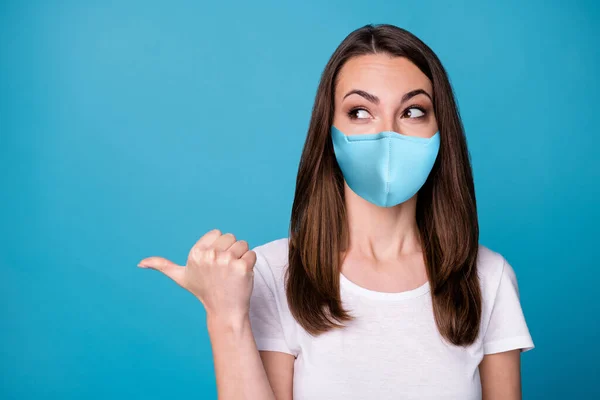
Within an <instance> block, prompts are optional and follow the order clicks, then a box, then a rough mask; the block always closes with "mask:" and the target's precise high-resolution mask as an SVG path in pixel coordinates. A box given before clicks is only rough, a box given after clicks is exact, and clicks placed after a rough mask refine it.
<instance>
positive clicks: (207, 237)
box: [193, 229, 221, 250]
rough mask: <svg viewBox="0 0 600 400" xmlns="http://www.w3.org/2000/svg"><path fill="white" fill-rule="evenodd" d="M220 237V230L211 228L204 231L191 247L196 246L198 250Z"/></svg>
mask: <svg viewBox="0 0 600 400" xmlns="http://www.w3.org/2000/svg"><path fill="white" fill-rule="evenodd" d="M219 237H221V231H220V230H218V229H213V230H211V231H209V232H207V233H205V234H204V235H203V236H202V237H201V238H200V239H198V241H197V242H196V243H195V244H194V246H193V247H196V248H198V249H200V250H204V249H207V248H209V247H210V246H211V245H212V244H213V243H214V241H215V240H217V239H218V238H219Z"/></svg>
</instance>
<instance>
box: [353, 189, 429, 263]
mask: <svg viewBox="0 0 600 400" xmlns="http://www.w3.org/2000/svg"><path fill="white" fill-rule="evenodd" d="M344 186H345V189H344V190H345V192H344V194H345V199H346V201H345V202H346V214H347V218H348V229H349V232H348V233H349V240H350V242H349V247H348V250H347V252H346V253H347V254H350V253H352V254H354V255H357V256H360V257H361V258H362V257H366V258H370V259H373V260H376V261H383V260H394V259H397V258H398V257H401V256H406V255H411V254H414V253H419V252H421V240H420V235H419V229H418V227H417V220H416V206H417V196H416V195H415V196H413V197H412V198H410V199H409V200H407V201H405V202H404V203H401V204H398V205H396V206H394V207H379V206H376V205H375V204H372V203H370V202H368V201H367V200H365V199H363V198H362V197H360V196H358V195H357V194H356V193H354V192H353V191H352V190H351V189H350V187H348V185H347V184H346V183H345V184H344Z"/></svg>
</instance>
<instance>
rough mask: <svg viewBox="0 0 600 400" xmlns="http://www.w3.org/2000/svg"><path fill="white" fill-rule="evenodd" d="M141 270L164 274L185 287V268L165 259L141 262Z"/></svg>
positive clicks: (156, 258)
mask: <svg viewBox="0 0 600 400" xmlns="http://www.w3.org/2000/svg"><path fill="white" fill-rule="evenodd" d="M138 267H140V268H151V269H155V270H157V271H160V272H162V273H163V274H165V275H166V276H168V277H169V278H171V279H173V280H174V281H175V282H176V283H177V284H178V285H180V286H183V277H184V276H185V267H182V266H180V265H177V264H175V263H174V262H172V261H169V260H167V259H166V258H163V257H148V258H144V259H143V260H142V261H140V262H139V264H138Z"/></svg>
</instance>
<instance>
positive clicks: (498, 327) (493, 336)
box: [483, 257, 534, 354]
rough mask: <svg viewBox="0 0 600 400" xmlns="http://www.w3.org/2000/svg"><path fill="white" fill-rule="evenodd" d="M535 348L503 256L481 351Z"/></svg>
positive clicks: (515, 286) (514, 276)
mask: <svg viewBox="0 0 600 400" xmlns="http://www.w3.org/2000/svg"><path fill="white" fill-rule="evenodd" d="M533 348H534V344H533V340H532V338H531V335H530V333H529V329H528V327H527V323H526V321H525V316H524V314H523V309H522V307H521V302H520V298H519V287H518V284H517V277H516V274H515V271H514V269H513V268H512V267H511V265H510V264H509V263H508V262H507V261H506V259H504V257H503V267H502V274H501V277H500V283H499V285H498V290H497V291H496V297H495V299H494V302H493V306H492V311H491V315H490V319H489V323H488V326H487V330H486V332H485V336H484V339H483V353H484V354H493V353H500V352H503V351H509V350H515V349H521V351H527V350H531V349H533Z"/></svg>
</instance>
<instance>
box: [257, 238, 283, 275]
mask: <svg viewBox="0 0 600 400" xmlns="http://www.w3.org/2000/svg"><path fill="white" fill-rule="evenodd" d="M288 248H289V238H287V237H286V238H281V239H276V240H273V241H270V242H267V243H265V244H262V245H259V246H256V247H254V248H253V249H252V250H253V251H254V252H255V253H256V265H255V266H254V269H255V271H258V273H259V274H260V275H262V277H263V279H265V281H266V282H267V284H269V286H275V287H281V286H282V285H283V279H284V275H285V270H286V268H287V265H288Z"/></svg>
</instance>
